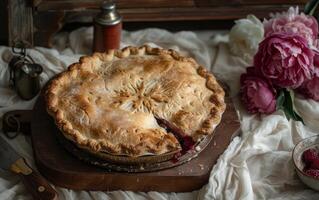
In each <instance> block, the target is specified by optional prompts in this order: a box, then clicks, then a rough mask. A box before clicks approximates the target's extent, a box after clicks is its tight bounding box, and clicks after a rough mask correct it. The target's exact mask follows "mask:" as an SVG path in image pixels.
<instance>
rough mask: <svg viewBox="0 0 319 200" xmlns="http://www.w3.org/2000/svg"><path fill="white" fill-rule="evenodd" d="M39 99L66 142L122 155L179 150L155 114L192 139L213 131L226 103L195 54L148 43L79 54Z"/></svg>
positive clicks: (174, 140) (160, 153)
mask: <svg viewBox="0 0 319 200" xmlns="http://www.w3.org/2000/svg"><path fill="white" fill-rule="evenodd" d="M45 98H46V105H47V111H48V113H49V114H50V115H51V116H52V117H53V118H54V120H55V123H56V125H57V127H58V128H59V129H60V130H61V132H62V134H63V136H64V137H65V138H66V139H68V140H70V141H71V142H73V143H74V144H76V145H77V146H78V147H79V148H81V149H84V150H88V151H90V152H93V153H101V152H102V153H107V154H111V155H115V156H117V155H121V156H123V155H124V156H129V157H140V156H145V155H162V154H166V153H169V152H176V151H179V150H181V148H182V146H181V142H180V141H179V138H178V137H176V136H175V135H174V133H173V132H174V131H172V129H168V128H167V127H165V126H163V125H162V124H161V123H159V121H158V119H161V120H164V121H165V122H167V123H169V124H170V125H172V126H174V127H177V128H178V129H179V130H181V132H182V134H183V136H186V137H189V138H191V139H192V140H193V141H195V142H196V141H200V140H201V139H202V138H203V137H205V136H206V135H208V134H212V133H213V130H214V128H215V127H216V126H217V125H218V123H219V122H220V120H221V116H222V113H223V112H224V110H225V107H226V106H225V103H224V91H223V89H222V88H221V87H220V85H219V84H218V83H217V81H216V79H215V77H214V76H213V75H212V74H211V73H209V72H208V71H207V70H206V69H205V68H204V67H202V66H200V65H199V64H197V63H196V61H195V60H194V59H192V58H188V57H183V56H180V55H179V54H178V53H177V52H176V51H173V50H165V49H159V48H151V47H149V46H142V47H126V48H124V49H122V50H111V51H108V52H106V53H94V54H93V56H86V57H82V58H81V59H80V61H79V63H75V64H72V65H71V66H69V68H68V70H66V71H64V72H62V73H61V74H59V75H58V76H56V77H55V78H54V79H52V80H51V82H50V83H49V85H48V87H47V89H46V92H45Z"/></svg>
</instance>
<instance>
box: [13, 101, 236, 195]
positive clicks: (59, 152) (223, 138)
mask: <svg viewBox="0 0 319 200" xmlns="http://www.w3.org/2000/svg"><path fill="white" fill-rule="evenodd" d="M14 112H17V115H16V116H19V113H20V117H21V118H23V115H26V113H27V112H25V111H24V112H22V111H13V113H14ZM29 114H30V113H29ZM31 116H32V117H31V138H32V144H33V150H34V156H35V161H36V165H37V167H38V169H39V171H40V172H41V174H42V175H43V176H45V177H46V178H47V179H48V180H49V181H51V182H52V183H53V184H54V185H56V186H60V187H65V188H69V189H75V190H104V191H111V190H130V191H144V192H147V191H159V192H188V191H193V190H196V189H199V188H201V187H202V186H203V185H204V184H206V183H207V182H208V179H209V175H210V172H211V170H212V168H213V166H214V164H215V163H216V161H217V159H218V157H219V155H220V154H222V153H223V152H224V150H225V149H226V148H227V146H228V145H229V143H230V141H231V140H232V138H233V136H234V135H236V134H238V132H239V126H240V124H239V121H238V118H237V114H236V111H235V109H234V107H233V104H232V103H231V102H230V101H229V99H228V100H227V109H226V111H225V113H224V114H223V118H222V121H221V123H220V124H219V125H218V127H217V128H216V130H215V133H214V137H213V139H212V140H211V142H210V143H209V144H208V146H207V147H206V148H205V149H204V150H203V151H202V152H201V153H200V154H199V155H198V157H196V158H194V159H192V160H191V161H189V162H187V163H185V164H182V165H180V166H177V167H173V168H169V169H164V170H160V171H155V172H142V173H127V172H113V171H111V172H110V170H107V169H104V168H100V167H97V166H94V165H90V164H88V163H85V162H83V161H81V160H79V159H77V158H76V157H75V156H73V155H72V154H70V153H69V152H68V151H66V150H65V149H64V148H63V146H62V145H61V144H60V143H59V142H58V140H57V137H56V133H57V131H59V130H58V129H57V128H56V126H55V124H54V122H53V120H52V119H51V117H50V116H49V115H48V114H47V112H46V109H45V104H44V99H43V97H42V96H40V97H39V99H38V100H37V103H36V104H35V106H34V109H33V111H32V114H31ZM24 118H25V117H24Z"/></svg>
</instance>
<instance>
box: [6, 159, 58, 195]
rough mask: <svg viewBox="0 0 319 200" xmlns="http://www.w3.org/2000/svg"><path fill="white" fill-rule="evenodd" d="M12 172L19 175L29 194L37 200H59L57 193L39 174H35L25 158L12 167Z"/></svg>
mask: <svg viewBox="0 0 319 200" xmlns="http://www.w3.org/2000/svg"><path fill="white" fill-rule="evenodd" d="M11 170H12V171H13V172H15V173H18V174H19V175H20V176H21V178H22V180H23V183H24V185H25V187H26V188H27V190H28V191H29V192H31V194H32V196H33V198H34V199H36V200H38V199H39V200H58V195H57V193H56V191H55V190H54V189H53V188H52V187H51V186H50V184H49V183H48V182H47V181H46V180H45V179H44V178H43V177H42V176H41V175H40V174H39V173H38V172H35V171H34V170H33V169H32V168H31V167H30V166H29V165H28V164H27V163H26V161H25V160H24V159H23V158H20V159H19V160H17V161H16V162H15V163H14V164H13V165H11Z"/></svg>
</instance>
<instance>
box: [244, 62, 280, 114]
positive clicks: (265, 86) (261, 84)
mask: <svg viewBox="0 0 319 200" xmlns="http://www.w3.org/2000/svg"><path fill="white" fill-rule="evenodd" d="M240 84H241V89H240V96H241V100H242V102H243V103H244V105H245V106H246V108H247V111H248V112H249V113H266V114H270V113H273V112H274V111H275V110H276V91H275V89H274V88H273V87H272V86H271V84H270V83H269V82H268V81H267V80H265V79H263V78H262V77H259V76H258V75H257V74H256V73H255V68H253V67H248V68H247V73H246V74H242V75H241V77H240Z"/></svg>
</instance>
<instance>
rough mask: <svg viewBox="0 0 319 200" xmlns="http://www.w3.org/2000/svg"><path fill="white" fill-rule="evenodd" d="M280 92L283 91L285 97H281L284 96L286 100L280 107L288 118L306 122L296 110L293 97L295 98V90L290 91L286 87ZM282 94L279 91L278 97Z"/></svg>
mask: <svg viewBox="0 0 319 200" xmlns="http://www.w3.org/2000/svg"><path fill="white" fill-rule="evenodd" d="M280 92H282V93H283V95H284V97H281V98H284V102H283V104H282V106H281V107H280V109H282V110H283V111H284V113H285V115H286V118H287V119H288V120H290V119H293V120H295V121H301V122H302V123H303V124H305V123H304V121H303V119H302V118H301V117H300V115H298V113H297V112H296V111H295V108H294V104H293V98H294V93H293V91H288V90H286V89H283V90H281V91H280ZM280 95H281V94H280V93H279V96H278V97H280ZM277 99H278V98H277Z"/></svg>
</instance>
